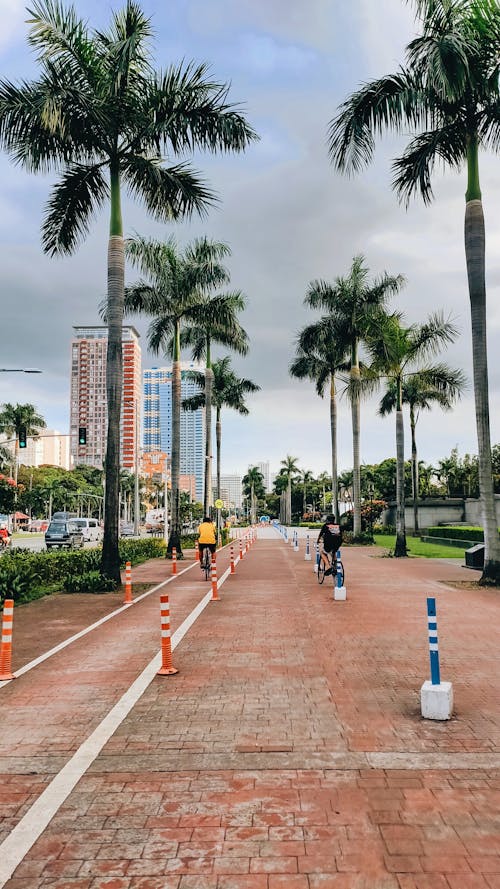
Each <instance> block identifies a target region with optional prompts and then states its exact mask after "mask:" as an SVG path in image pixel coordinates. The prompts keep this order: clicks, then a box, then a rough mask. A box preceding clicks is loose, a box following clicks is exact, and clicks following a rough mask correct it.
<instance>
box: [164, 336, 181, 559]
mask: <svg viewBox="0 0 500 889" xmlns="http://www.w3.org/2000/svg"><path fill="white" fill-rule="evenodd" d="M180 353H181V347H180V322H179V321H178V320H176V322H175V329H174V348H173V353H172V465H171V475H172V493H171V497H170V512H171V522H170V536H169V538H168V544H167V556H170V557H171V556H172V550H173V548H174V547H175V549H176V551H177V557H178V558H181V559H182V558H183V555H182V546H181V521H180V509H179V498H180V492H179V481H180V465H181V362H180Z"/></svg>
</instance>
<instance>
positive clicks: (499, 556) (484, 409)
mask: <svg viewBox="0 0 500 889" xmlns="http://www.w3.org/2000/svg"><path fill="white" fill-rule="evenodd" d="M474 148H475V151H474ZM468 160H469V188H468V191H467V203H466V207H465V257H466V262H467V276H468V281H469V298H470V306H471V323H472V363H473V371H474V400H475V406H476V427H477V441H478V452H479V461H478V462H479V491H480V497H481V503H482V510H483V527H484V543H485V551H484V569H483V574H482V577H481V582H482V583H488V582H492V581H495V582H498V581H499V580H500V541H499V536H498V527H497V519H496V509H495V494H494V488H493V475H492V466H491V437H490V413H489V397H488V359H487V336H486V283H485V232H484V216H483V207H482V203H481V192H480V190H479V187H478V184H477V187H476V188H475V189H474V188H473V187H471V186H472V185H473V182H474V177H475V178H476V179H477V178H478V177H477V144H476V145H475V146H474V144H473V143H472V144H471V145H470V146H469V152H468ZM474 161H476V168H475V169H474Z"/></svg>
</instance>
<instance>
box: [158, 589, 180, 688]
mask: <svg viewBox="0 0 500 889" xmlns="http://www.w3.org/2000/svg"><path fill="white" fill-rule="evenodd" d="M160 611H161V667H160V669H159V670H158V674H157V675H158V676H171V675H172V674H173V673H178V672H179V671H178V670H176V669H175V667H174V666H173V664H172V641H171V638H170V608H169V605H168V596H167V595H166V594H165V595H163V596H160Z"/></svg>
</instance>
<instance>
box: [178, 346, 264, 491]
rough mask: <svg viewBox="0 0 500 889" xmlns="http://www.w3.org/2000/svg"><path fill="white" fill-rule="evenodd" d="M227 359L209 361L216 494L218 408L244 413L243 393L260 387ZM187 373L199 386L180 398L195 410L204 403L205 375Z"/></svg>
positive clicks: (220, 443) (245, 408)
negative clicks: (211, 375) (213, 415)
mask: <svg viewBox="0 0 500 889" xmlns="http://www.w3.org/2000/svg"><path fill="white" fill-rule="evenodd" d="M230 365H231V359H230V357H229V355H226V357H225V358H221V359H219V361H214V362H213V364H212V372H213V375H214V378H213V388H212V404H213V405H214V406H215V442H216V450H217V461H216V462H217V489H216V490H217V498H218V499H219V498H220V496H221V487H220V476H221V445H222V423H221V413H222V408H224V407H229V408H232V409H233V410H235V411H238V413H239V414H241V415H242V416H248V413H249V410H248V408H247V406H246V404H245V395H248V394H249V393H251V392H258V391H260V386H257V385H256V384H255V383H252V381H251V380H247V379H245V378H244V377H241V378H238V377H237V376H236V374H235V373H234V371H233V370H232V368H231V366H230ZM188 373H189V377H190V378H191V379H192V380H194V381H195V382H196V383H197V384H198V386H199V387H200V392H199V393H198V394H197V395H192V396H191V397H190V398H185V399H184V400H183V402H182V406H183V408H184V410H190V411H196V410H198V408H200V407H205V392H204V391H203V387H204V383H205V377H204V374H202V373H200V372H199V371H196V370H193V371H189V372H188Z"/></svg>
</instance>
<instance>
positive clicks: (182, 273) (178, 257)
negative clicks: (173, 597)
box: [124, 238, 229, 558]
mask: <svg viewBox="0 0 500 889" xmlns="http://www.w3.org/2000/svg"><path fill="white" fill-rule="evenodd" d="M228 252H229V250H228V248H227V246H226V245H225V244H222V243H219V242H216V241H209V240H207V239H206V238H200V239H198V240H195V241H194V242H193V244H191V245H188V246H187V247H186V248H185V250H184V252H181V251H180V250H179V248H178V246H177V244H176V242H175V239H174V238H169V239H168V240H167V241H166V242H160V241H156V240H153V239H145V238H136V239H134V240H130V241H127V245H126V253H127V257H129V258H130V260H131V261H132V263H133V265H134V266H136V267H137V268H138V269H139V270H140V271H141V272H142V274H143V275H145V276H146V278H147V281H144V280H141V281H138V282H137V283H136V284H133V285H131V286H130V287H127V288H126V289H125V302H124V307H125V312H126V313H131V312H140V313H143V314H147V315H150V316H152V317H153V320H152V322H151V324H150V327H149V331H148V345H149V348H150V350H151V351H152V352H153V353H154V354H158V352H159V351H160V348H162V347H163V348H164V349H165V350H167V351H168V352H169V353H170V354H171V356H172V453H171V475H172V495H171V516H172V519H171V524H170V533H169V539H168V544H167V556H171V555H172V549H173V548H174V547H175V549H176V550H177V555H178V557H179V558H182V547H181V531H182V528H181V518H180V508H179V504H180V500H179V476H180V416H181V363H180V360H181V347H180V335H181V325H182V323H189V322H196V321H197V320H198V321H199V320H200V304H201V303H202V302H203V293H204V291H206V290H207V289H208V288H210V287H213V286H216V285H217V284H221V283H223V282H225V281H226V280H227V278H228V274H227V271H226V269H225V268H224V266H223V265H222V264H221V259H223V258H224V257H225V256H227V254H228ZM203 305H204V303H203Z"/></svg>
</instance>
